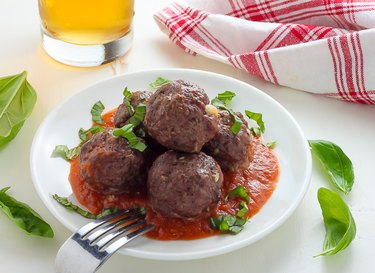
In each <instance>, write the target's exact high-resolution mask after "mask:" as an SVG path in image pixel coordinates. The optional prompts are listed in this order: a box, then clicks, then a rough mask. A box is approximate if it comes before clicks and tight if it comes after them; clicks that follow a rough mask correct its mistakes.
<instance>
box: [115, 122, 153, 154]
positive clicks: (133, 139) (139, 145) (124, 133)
mask: <svg viewBox="0 0 375 273" xmlns="http://www.w3.org/2000/svg"><path fill="white" fill-rule="evenodd" d="M133 129H134V125H133V124H125V125H124V126H123V127H122V128H118V129H115V130H114V131H113V135H114V136H117V137H118V136H121V137H124V138H126V139H127V140H128V143H129V146H130V147H131V148H133V149H135V150H138V151H140V152H143V151H144V150H146V148H147V146H146V144H144V143H143V142H142V141H140V140H139V138H138V137H137V136H136V134H135V133H134V132H133Z"/></svg>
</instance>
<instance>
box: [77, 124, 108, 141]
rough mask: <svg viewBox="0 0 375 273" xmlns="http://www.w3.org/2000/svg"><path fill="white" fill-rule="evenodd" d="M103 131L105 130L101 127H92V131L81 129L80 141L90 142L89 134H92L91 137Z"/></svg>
mask: <svg viewBox="0 0 375 273" xmlns="http://www.w3.org/2000/svg"><path fill="white" fill-rule="evenodd" d="M101 131H104V128H103V127H101V126H94V127H91V128H90V129H87V130H85V129H83V128H81V129H79V131H78V136H79V138H80V140H82V142H86V141H87V140H89V135H88V133H91V135H95V134H97V133H99V132H101Z"/></svg>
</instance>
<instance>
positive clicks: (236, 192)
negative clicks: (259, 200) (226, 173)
mask: <svg viewBox="0 0 375 273" xmlns="http://www.w3.org/2000/svg"><path fill="white" fill-rule="evenodd" d="M234 196H239V197H241V198H242V199H244V200H245V201H246V202H247V203H250V196H249V194H248V191H247V190H246V189H245V187H244V186H241V185H240V186H237V187H235V188H234V189H233V190H231V191H230V192H229V193H228V195H227V196H226V197H225V199H224V201H225V202H227V201H228V199H229V198H231V197H234Z"/></svg>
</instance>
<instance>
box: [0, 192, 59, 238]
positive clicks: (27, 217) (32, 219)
mask: <svg viewBox="0 0 375 273" xmlns="http://www.w3.org/2000/svg"><path fill="white" fill-rule="evenodd" d="M9 188H10V187H6V188H3V189H2V190H0V209H1V210H2V211H3V212H4V213H5V214H6V215H7V216H8V218H9V219H10V220H11V221H12V222H13V223H15V224H16V225H17V226H18V227H20V228H21V229H22V230H24V231H25V232H26V233H27V234H30V235H36V236H42V237H47V238H53V236H54V233H53V230H52V228H51V226H50V225H49V224H48V223H47V222H45V221H44V220H43V219H42V217H41V216H40V215H39V214H38V213H37V212H36V211H35V210H33V209H32V208H31V207H30V206H29V205H27V204H25V203H23V202H20V201H18V200H16V199H15V198H13V197H11V196H10V195H9V194H7V193H6V192H7V191H8V190H9Z"/></svg>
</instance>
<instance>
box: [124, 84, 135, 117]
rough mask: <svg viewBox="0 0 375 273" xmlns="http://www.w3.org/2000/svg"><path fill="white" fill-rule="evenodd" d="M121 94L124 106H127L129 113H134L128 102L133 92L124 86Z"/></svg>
mask: <svg viewBox="0 0 375 273" xmlns="http://www.w3.org/2000/svg"><path fill="white" fill-rule="evenodd" d="M123 94H124V103H125V106H126V108H128V111H129V114H130V115H133V114H134V108H133V106H132V105H131V103H130V100H131V98H132V96H133V93H132V92H130V91H129V89H128V87H125V89H124V91H123Z"/></svg>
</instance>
